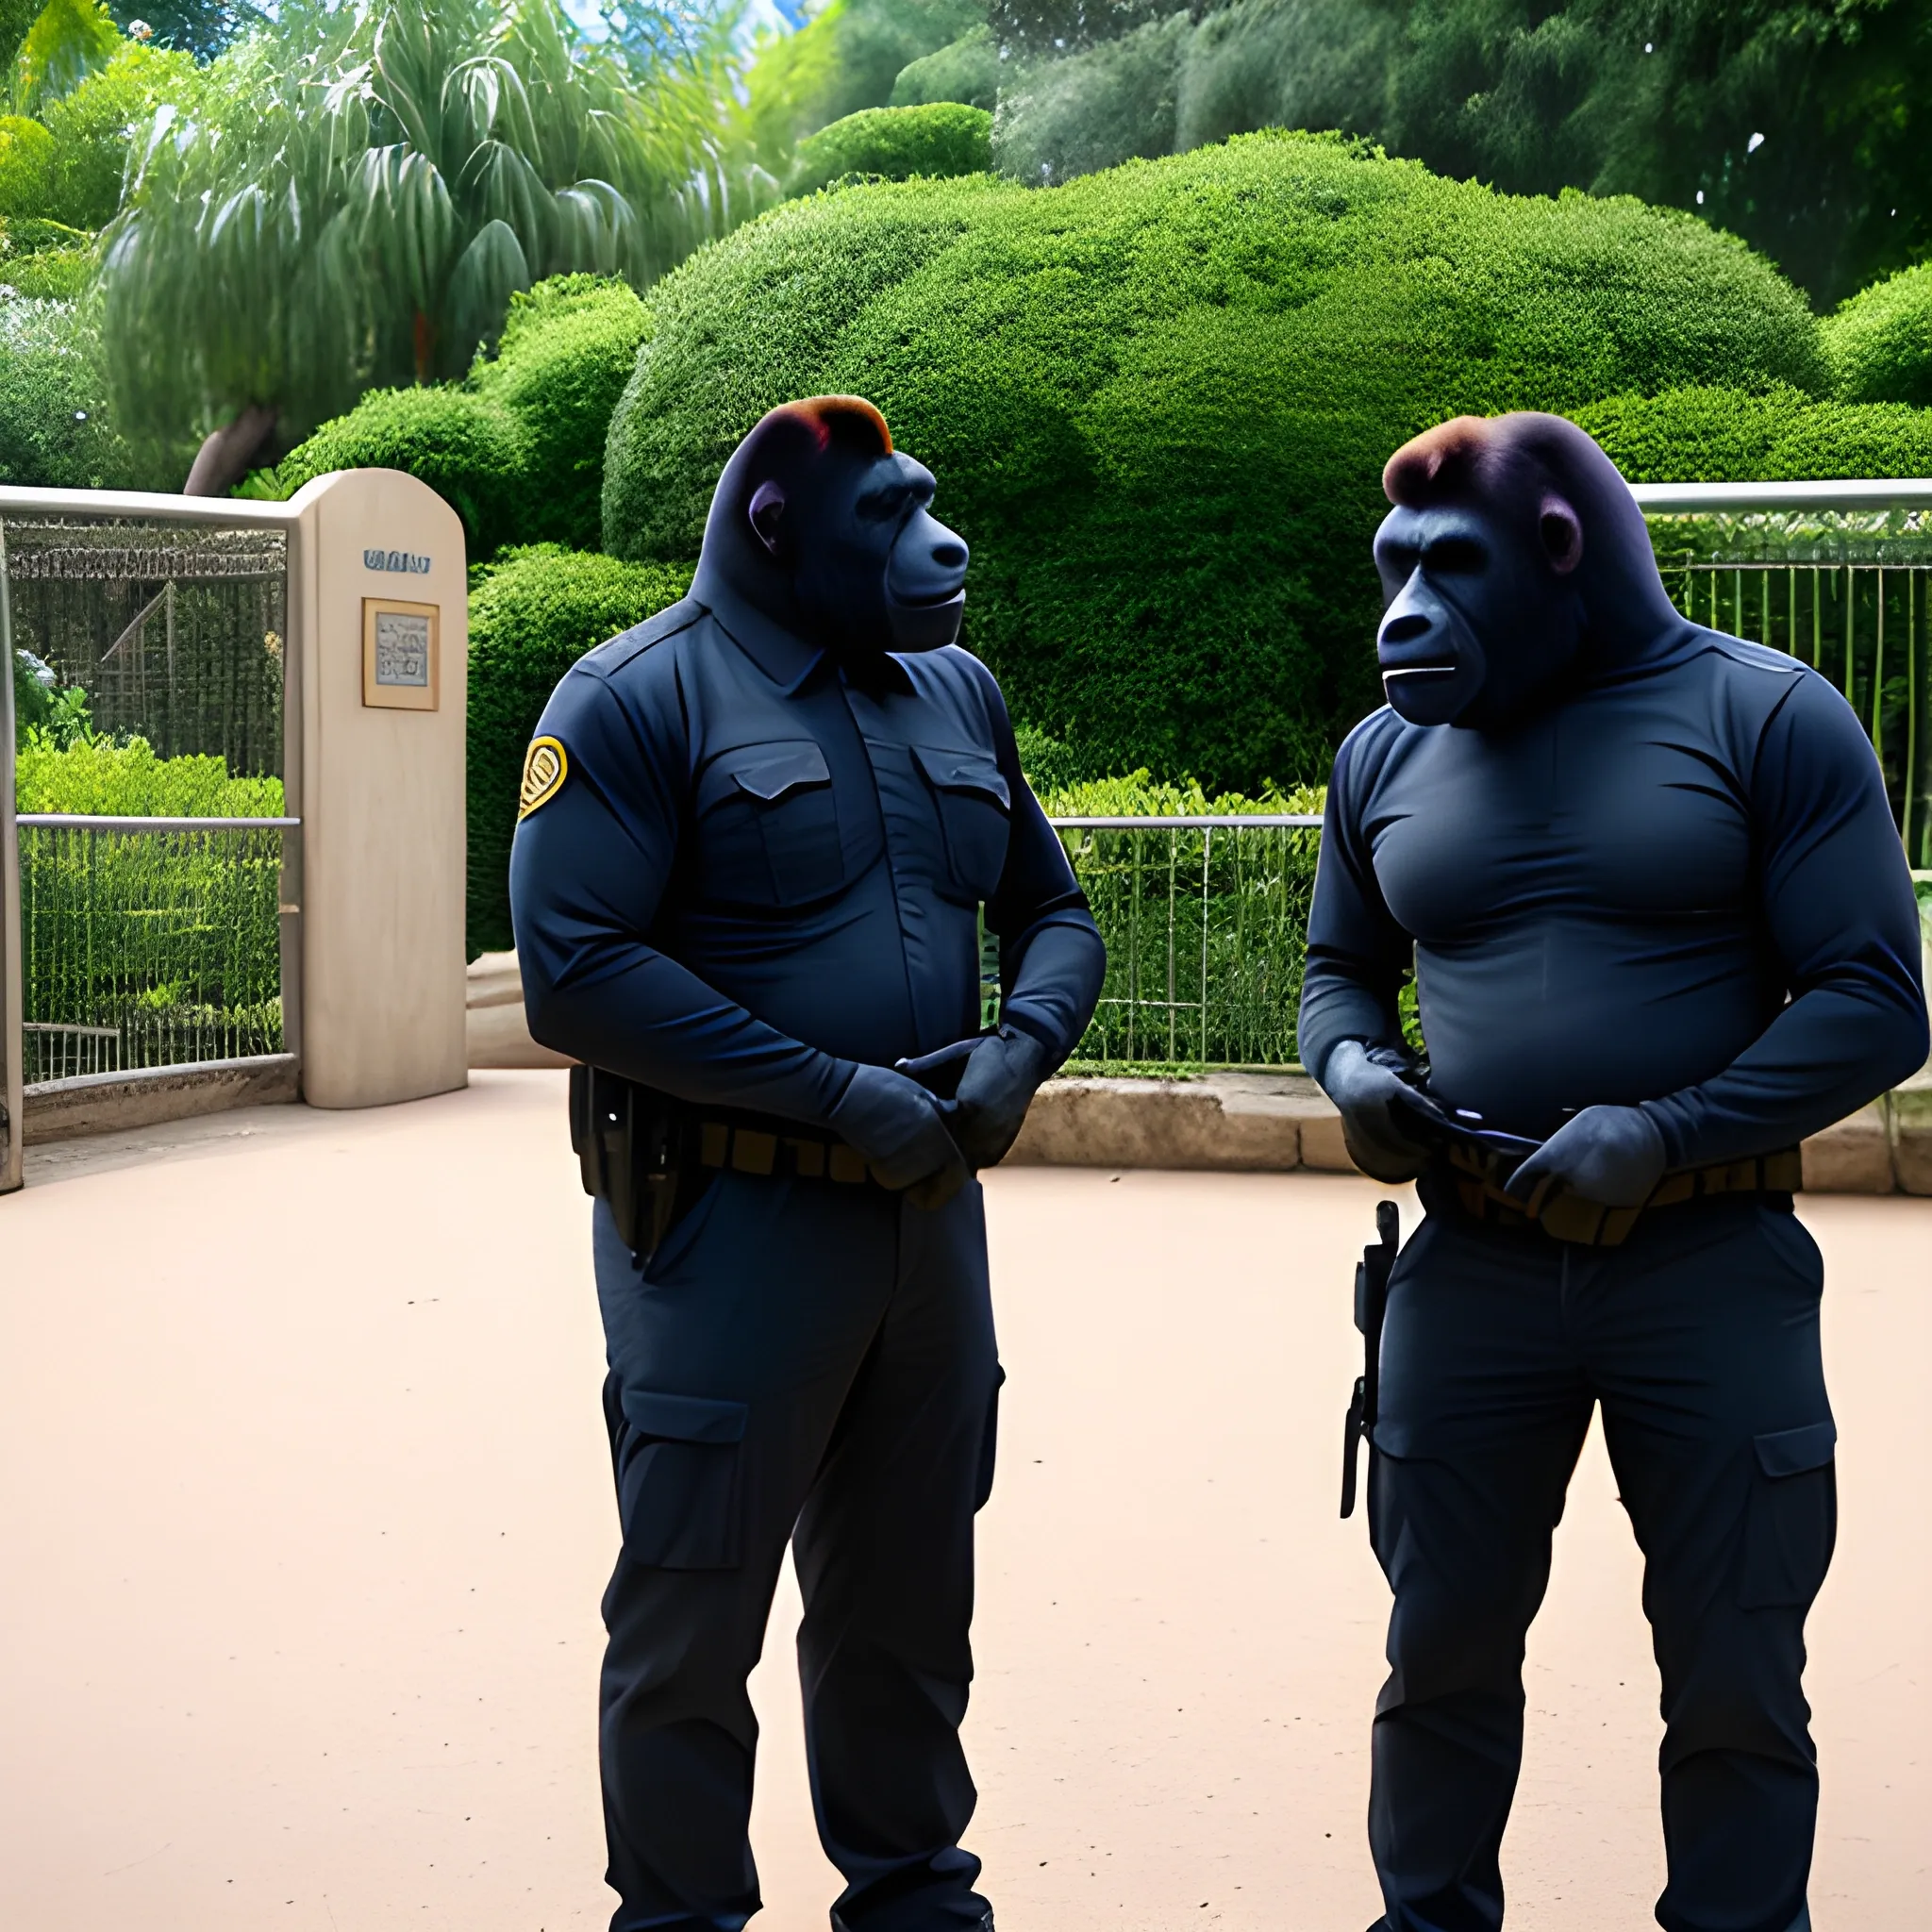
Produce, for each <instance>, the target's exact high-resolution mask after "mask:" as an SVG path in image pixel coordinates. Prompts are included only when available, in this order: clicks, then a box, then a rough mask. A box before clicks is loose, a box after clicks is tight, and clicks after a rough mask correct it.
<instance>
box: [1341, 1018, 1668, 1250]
mask: <svg viewBox="0 0 1932 1932" xmlns="http://www.w3.org/2000/svg"><path fill="white" fill-rule="evenodd" d="M1401 1064H1402V1059H1401V1056H1399V1055H1398V1054H1396V1053H1394V1052H1393V1051H1392V1050H1390V1049H1377V1050H1376V1051H1374V1052H1373V1053H1372V1052H1371V1051H1370V1049H1369V1048H1367V1047H1365V1046H1363V1045H1362V1044H1361V1042H1360V1041H1353V1040H1345V1041H1342V1042H1341V1044H1340V1045H1339V1046H1337V1047H1336V1048H1335V1050H1334V1051H1333V1052H1332V1053H1331V1054H1330V1055H1329V1056H1328V1063H1327V1065H1326V1066H1324V1068H1323V1070H1322V1085H1323V1088H1324V1091H1326V1092H1327V1095H1328V1097H1329V1099H1331V1100H1332V1101H1333V1102H1334V1103H1335V1105H1336V1108H1337V1109H1338V1110H1339V1111H1340V1113H1341V1136H1342V1139H1343V1141H1345V1142H1346V1143H1347V1146H1348V1151H1349V1156H1350V1158H1352V1159H1353V1160H1354V1161H1355V1164H1356V1165H1357V1167H1358V1168H1360V1169H1361V1171H1362V1172H1363V1173H1364V1174H1372V1175H1373V1176H1374V1178H1375V1179H1376V1180H1378V1181H1409V1180H1413V1179H1414V1178H1415V1177H1416V1175H1417V1174H1420V1173H1421V1172H1422V1171H1423V1169H1424V1167H1426V1166H1427V1165H1428V1161H1429V1156H1430V1153H1431V1151H1432V1149H1433V1147H1434V1146H1435V1145H1436V1144H1438V1143H1440V1141H1441V1138H1442V1137H1443V1136H1444V1135H1446V1134H1449V1133H1453V1132H1454V1131H1455V1128H1456V1123H1455V1122H1454V1121H1453V1120H1452V1119H1450V1117H1449V1116H1448V1115H1447V1114H1445V1113H1444V1112H1443V1111H1442V1109H1441V1107H1440V1106H1439V1105H1438V1104H1437V1103H1436V1102H1435V1101H1434V1100H1432V1099H1431V1098H1430V1097H1429V1096H1428V1095H1427V1094H1426V1093H1424V1092H1423V1091H1420V1090H1419V1089H1418V1088H1417V1087H1415V1086H1413V1085H1412V1084H1411V1083H1410V1082H1408V1081H1407V1080H1405V1079H1404V1078H1403V1077H1402V1075H1401V1074H1400V1072H1398V1071H1397V1068H1398V1067H1399V1066H1400V1065H1401ZM1664 1165H1665V1155H1664V1141H1663V1135H1662V1134H1661V1133H1660V1132H1659V1131H1658V1129H1657V1123H1656V1122H1655V1121H1653V1120H1652V1119H1651V1117H1650V1116H1649V1115H1648V1114H1647V1113H1645V1112H1644V1111H1643V1109H1642V1108H1637V1107H1586V1108H1583V1109H1582V1111H1581V1112H1579V1113H1577V1114H1576V1115H1575V1116H1574V1118H1573V1119H1571V1120H1568V1121H1566V1122H1565V1123H1564V1124H1562V1126H1560V1127H1558V1128H1557V1131H1556V1132H1555V1133H1554V1134H1552V1135H1551V1136H1550V1138H1549V1139H1548V1140H1547V1141H1544V1142H1543V1143H1542V1145H1541V1147H1539V1148H1538V1149H1537V1150H1536V1152H1535V1153H1534V1154H1531V1155H1530V1156H1528V1157H1527V1158H1525V1159H1524V1161H1523V1162H1522V1163H1521V1165H1519V1166H1518V1167H1517V1168H1516V1170H1515V1171H1514V1172H1513V1173H1512V1174H1510V1176H1509V1178H1508V1180H1507V1182H1505V1184H1504V1187H1505V1191H1506V1192H1508V1193H1510V1194H1513V1195H1515V1196H1516V1197H1517V1199H1519V1200H1521V1201H1523V1202H1524V1204H1525V1205H1527V1206H1529V1207H1530V1208H1531V1211H1532V1212H1534V1211H1535V1210H1536V1209H1537V1208H1541V1205H1542V1203H1543V1201H1544V1199H1545V1198H1546V1197H1547V1196H1548V1195H1549V1194H1550V1193H1551V1192H1552V1191H1554V1190H1555V1189H1557V1188H1560V1189H1562V1190H1563V1191H1564V1192H1566V1193H1571V1194H1575V1195H1578V1196H1580V1197H1581V1198H1582V1199H1584V1200H1586V1201H1594V1202H1597V1203H1598V1204H1600V1205H1601V1206H1603V1207H1606V1208H1641V1206H1642V1205H1643V1203H1644V1202H1645V1201H1647V1200H1649V1198H1650V1196H1651V1193H1652V1191H1654V1190H1655V1188H1656V1187H1657V1182H1658V1181H1660V1180H1661V1179H1662V1178H1663V1174H1664Z"/></svg>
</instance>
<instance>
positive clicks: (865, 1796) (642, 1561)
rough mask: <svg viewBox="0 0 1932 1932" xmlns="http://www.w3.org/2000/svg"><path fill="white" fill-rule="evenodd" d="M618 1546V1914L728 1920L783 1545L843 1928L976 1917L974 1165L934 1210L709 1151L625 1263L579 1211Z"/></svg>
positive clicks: (986, 1374) (614, 1611) (989, 1453)
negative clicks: (595, 1304)
mask: <svg viewBox="0 0 1932 1932" xmlns="http://www.w3.org/2000/svg"><path fill="white" fill-rule="evenodd" d="M594 1246H595V1255H596V1267H597V1294H598V1300H599V1302H600V1304H601V1306H602V1308H603V1314H604V1324H605V1335H606V1341H607V1346H608V1357H609V1362H610V1374H609V1377H608V1381H607V1383H606V1385H605V1412H606V1419H607V1421H608V1424H609V1428H610V1442H611V1454H612V1459H613V1463H614V1466H615V1471H616V1477H617V1494H618V1507H619V1514H620V1518H621V1521H622V1526H623V1532H624V1547H623V1552H622V1554H621V1555H620V1556H619V1557H618V1561H617V1568H616V1571H615V1573H614V1574H612V1576H611V1579H610V1585H609V1588H608V1591H607V1592H606V1594H605V1598H604V1621H605V1624H606V1626H607V1628H608V1631H609V1633H610V1641H609V1646H608V1650H607V1652H606V1655H605V1661H604V1675H603V1691H602V1726H601V1734H600V1759H601V1766H602V1772H603V1784H604V1809H605V1824H606V1830H607V1834H608V1844H609V1857H610V1866H609V1873H608V1877H609V1882H610V1885H611V1887H612V1889H613V1890H615V1891H616V1892H617V1894H618V1896H619V1898H620V1900H621V1901H622V1903H621V1904H620V1906H619V1907H618V1909H617V1912H616V1914H615V1915H614V1917H613V1918H612V1920H611V1927H612V1932H643V1928H646V1927H652V1928H658V1927H667V1928H669V1927H675V1928H679V1932H685V1928H690V1932H698V1928H711V1927H716V1928H720V1932H736V1928H738V1927H739V1926H741V1925H742V1924H744V1923H745V1921H746V1920H747V1919H748V1918H749V1917H750V1916H751V1915H752V1913H754V1912H755V1911H757V1910H758V1905H759V1900H758V1874H757V1872H756V1870H755V1868H754V1866H753V1863H752V1856H751V1847H750V1841H749V1839H748V1837H747V1824H748V1822H749V1819H750V1814H751V1795H752V1765H753V1757H754V1752H755V1749H756V1745H757V1739H758V1725H757V1723H756V1721H755V1719H754V1718H753V1715H752V1708H751V1703H750V1699H749V1697H748V1696H747V1694H746V1691H745V1680H746V1677H747V1676H748V1675H749V1674H750V1672H751V1670H752V1668H753V1666H754V1665H755V1664H756V1663H757V1661H758V1655H759V1651H760V1649H761V1647H762V1644H763V1641H764V1634H765V1624H766V1620H767V1618H768V1616H769V1613H770V1610H771V1604H772V1593H773V1591H774V1589H775V1587H776V1584H777V1577H778V1568H779V1564H780V1563H781V1561H782V1560H783V1557H784V1553H785V1546H786V1542H787V1540H788V1539H791V1541H792V1543H793V1547H794V1552H795V1560H796V1563H797V1568H798V1577H799V1583H800V1586H801V1589H802V1592H803V1596H804V1601H805V1620H804V1623H803V1624H801V1626H800V1628H799V1633H798V1665H799V1675H800V1679H801V1683H802V1686H803V1690H804V1695H805V1724H806V1745H807V1752H808V1760H809V1764H810V1773H811V1790H812V1801H813V1805H814V1807H815V1808H816V1811H817V1816H818V1826H819V1836H820V1838H821V1840H823V1842H824V1848H825V1853H826V1856H827V1857H829V1858H830V1859H831V1861H832V1862H833V1864H834V1865H836V1866H837V1867H838V1869H839V1870H840V1872H841V1873H842V1874H843V1875H844V1877H845V1880H846V1888H845V1890H844V1892H843V1893H842V1894H841V1898H840V1900H839V1903H838V1906H837V1907H836V1908H835V1919H836V1923H837V1924H840V1925H841V1926H844V1927H848V1928H850V1932H945V1928H948V1927H953V1926H974V1925H977V1924H979V1923H980V1922H981V1920H982V1918H983V1917H984V1915H985V1914H986V1912H987V1909H988V1907H987V1904H986V1901H985V1900H984V1899H983V1898H981V1897H979V1896H978V1894H977V1893H975V1892H974V1889H973V1888H974V1882H975V1881H976V1879H977V1878H978V1875H979V1861H978V1859H976V1858H975V1857H973V1856H972V1855H971V1854H970V1853H968V1852H965V1851H962V1850H961V1849H960V1848H959V1838H960V1834H961V1833H962V1832H963V1831H964V1830H965V1828H966V1824H967V1822H968V1820H969V1819H970V1818H971V1817H972V1815H973V1807H974V1801H975V1797H976V1793H975V1792H974V1787H973V1781H972V1778H971V1776H970V1775H969V1774H968V1772H967V1768H966V1760H965V1757H964V1754H963V1753H962V1751H961V1749H960V1744H959V1737H958V1728H959V1723H960V1720H961V1719H962V1718H963V1717H964V1715H965V1711H966V1697H967V1686H968V1684H969V1682H970V1680H971V1677H972V1674H973V1664H972V1652H971V1648H970V1646H969V1642H968V1626H969V1624H970V1623H971V1621H972V1614H973V1518H974V1511H975V1510H976V1509H977V1508H978V1507H979V1506H980V1504H982V1503H983V1502H984V1501H985V1500H986V1496H987V1494H988V1491H989V1490H990V1489H991V1481H992V1463H993V1449H994V1428H995V1419H996V1406H995V1405H996V1401H997V1389H998V1384H999V1380H1000V1371H999V1368H998V1366H997V1362H996V1359H995V1354H994V1346H993V1329H992V1311H991V1300H990V1297H989V1293H988V1285H987V1267H986V1233H985V1223H984V1219H983V1215H982V1211H981V1199H980V1190H979V1187H978V1184H977V1183H976V1182H974V1183H972V1184H969V1185H968V1187H967V1188H966V1189H965V1190H964V1191H962V1192H961V1193H960V1194H958V1196H956V1197H955V1199H954V1200H953V1201H952V1202H950V1203H949V1204H948V1205H947V1206H946V1207H945V1208H941V1209H940V1210H939V1211H938V1212H936V1213H933V1212H926V1211H924V1210H922V1209H920V1208H913V1207H911V1206H909V1205H908V1203H907V1202H906V1201H905V1200H904V1198H903V1197H902V1196H899V1195H894V1194H888V1193H886V1192H884V1191H882V1190H880V1189H878V1188H875V1187H873V1186H870V1185H864V1186H842V1185H838V1184H834V1183H832V1182H829V1181H814V1180H804V1179H797V1178H792V1177H789V1176H779V1175H770V1176H762V1177H760V1176H755V1175H749V1174H737V1173H730V1172H727V1173H724V1174H721V1175H719V1176H718V1177H717V1178H716V1179H715V1180H714V1181H713V1182H712V1183H711V1185H710V1188H709V1189H708V1191H707V1192H706V1193H705V1194H704V1195H703V1196H702V1197H701V1198H700V1200H699V1201H698V1202H697V1204H696V1205H695V1206H694V1207H693V1208H691V1211H690V1212H689V1213H688V1214H687V1215H686V1216H685V1218H684V1219H683V1220H682V1221H680V1222H679V1223H678V1224H677V1225H676V1226H675V1227H674V1228H673V1229H672V1231H671V1233H670V1235H669V1236H668V1237H667V1239H666V1241H665V1242H664V1244H663V1246H662V1247H661V1248H660V1249H659V1250H658V1254H657V1255H656V1256H655V1257H653V1259H652V1260H651V1262H650V1263H649V1265H648V1266H646V1267H644V1268H642V1269H640V1267H639V1266H638V1264H637V1261H636V1259H635V1258H634V1257H633V1256H632V1255H631V1254H630V1252H629V1251H628V1250H627V1249H626V1248H625V1246H624V1245H623V1243H622V1242H621V1241H619V1239H618V1237H617V1234H616V1231H615V1228H614V1227H613V1225H612V1224H611V1221H610V1216H609V1212H608V1209H607V1208H605V1207H604V1205H603V1204H602V1203H601V1202H600V1203H598V1204H597V1207H596V1209H595V1220H594Z"/></svg>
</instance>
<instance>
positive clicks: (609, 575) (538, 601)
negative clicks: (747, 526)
mask: <svg viewBox="0 0 1932 1932" xmlns="http://www.w3.org/2000/svg"><path fill="white" fill-rule="evenodd" d="M690 588H691V571H690V570H689V569H688V568H681V567H670V566H666V565H662V564H639V563H620V562H619V561H618V560H617V559H616V558H613V557H599V556H596V555H594V554H586V553H584V552H581V551H569V550H565V549H562V548H560V547H559V546H558V545H555V544H539V545H533V546H531V547H530V548H528V549H523V550H511V551H508V552H506V553H505V554H504V556H503V557H501V558H498V559H497V561H496V562H495V563H493V564H491V565H490V566H488V567H487V568H485V569H484V570H482V571H480V572H478V573H477V576H476V581H475V588H474V589H473V590H472V591H471V592H470V712H469V756H470V774H469V819H470V859H469V932H470V957H471V958H473V959H474V958H475V957H476V955H477V954H478V953H491V952H500V951H501V950H503V949H504V948H505V947H507V946H509V945H511V944H513V943H514V941H513V939H512V937H511V934H510V923H509V841H510V838H511V835H512V834H513V833H514V832H515V830H516V821H517V789H518V785H519V783H520V781H521V779H522V776H523V769H524V753H525V750H526V749H527V748H528V746H529V742H530V737H531V734H532V733H533V732H534V731H535V730H536V728H537V720H538V718H539V717H541V715H542V710H543V706H544V704H545V702H546V701H547V700H548V698H549V696H550V693H551V692H552V691H554V690H555V689H556V687H557V681H558V678H560V677H561V676H562V675H563V674H564V673H565V672H566V671H568V670H569V669H570V667H571V666H572V665H573V664H575V662H576V660H577V659H578V658H581V657H582V656H583V655H584V653H585V652H586V651H589V650H592V649H594V648H595V647H596V646H597V645H598V644H601V643H603V642H604V641H606V640H607V639H609V638H613V637H615V636H616V635H617V634H618V632H619V631H622V630H628V629H629V628H630V626H631V625H634V624H641V623H642V622H643V621H644V619H645V618H647V617H650V616H652V615H653V614H654V613H656V612H657V611H659V610H662V609H663V608H665V606H666V605H670V604H675V603H676V602H677V600H678V599H679V598H680V597H681V596H683V595H684V593H685V591H687V590H689V589H690Z"/></svg>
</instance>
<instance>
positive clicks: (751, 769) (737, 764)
mask: <svg viewBox="0 0 1932 1932" xmlns="http://www.w3.org/2000/svg"><path fill="white" fill-rule="evenodd" d="M831 782H832V768H831V767H830V766H829V765H828V764H826V762H825V755H824V752H823V751H822V750H820V748H819V747H818V746H817V745H816V744H814V743H813V742H812V741H811V740H810V739H808V738H800V739H793V740H791V741H787V742H784V743H778V744H741V745H739V746H738V747H737V748H736V749H735V750H733V751H727V752H722V753H720V754H719V756H718V758H716V759H715V760H714V761H713V763H712V765H711V769H710V770H709V771H708V772H707V773H706V774H705V775H704V778H703V779H702V781H701V782H700V784H699V786H698V809H699V810H700V811H703V810H705V809H707V808H708V807H710V806H713V805H716V804H717V803H718V801H719V800H720V799H722V798H726V797H729V796H730V795H732V794H733V793H734V792H736V793H742V794H743V795H744V796H746V797H749V798H754V799H756V800H757V801H758V803H759V804H760V805H775V804H776V803H777V802H778V800H779V799H781V798H785V797H788V796H790V794H791V793H792V792H794V791H802V790H805V789H808V788H810V787H814V786H819V785H829V784H830V783H831Z"/></svg>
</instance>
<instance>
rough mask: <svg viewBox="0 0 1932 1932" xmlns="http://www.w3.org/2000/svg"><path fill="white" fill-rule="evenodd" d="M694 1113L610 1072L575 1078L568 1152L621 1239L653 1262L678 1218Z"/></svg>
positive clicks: (584, 1072) (593, 1070)
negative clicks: (690, 1119)
mask: <svg viewBox="0 0 1932 1932" xmlns="http://www.w3.org/2000/svg"><path fill="white" fill-rule="evenodd" d="M687 1119H688V1109H686V1108H684V1107H683V1106H682V1105H681V1104H680V1103H679V1102H677V1101H675V1100H674V1099H672V1098H671V1096H670V1095H669V1094H667V1093H659V1092H658V1091H656V1090H655V1089H653V1088H650V1087H644V1086H641V1085H640V1084H639V1083H638V1082H637V1081H635V1080H626V1079H625V1077H624V1075H623V1074H613V1073H611V1072H609V1070H608V1068H604V1067H585V1066H576V1067H573V1068H572V1069H571V1070H570V1144H571V1147H572V1150H573V1151H574V1152H575V1155H576V1157H577V1163H578V1166H579V1169H580V1170H581V1172H582V1174H583V1181H584V1192H585V1193H587V1194H590V1195H592V1196H594V1197H595V1198H596V1199H597V1200H600V1201H602V1202H603V1203H604V1204H605V1205H606V1206H607V1207H608V1208H609V1209H610V1218H611V1220H612V1221H613V1222H615V1223H616V1224H617V1232H618V1236H619V1238H620V1239H621V1240H622V1241H623V1242H624V1244H625V1247H627V1248H629V1249H630V1250H631V1252H632V1253H633V1254H635V1255H636V1256H637V1257H638V1259H639V1260H641V1261H648V1260H649V1259H650V1258H651V1257H652V1256H653V1255H654V1254H656V1253H657V1251H658V1243H659V1242H660V1241H662V1240H663V1239H664V1237H665V1235H666V1234H667V1233H669V1231H670V1228H671V1224H672V1223H673V1222H674V1221H675V1219H676V1216H677V1200H678V1191H679V1187H680V1185H681V1183H682V1180H683V1174H684V1169H685V1166H686V1164H687V1162H686V1144H685V1143H686V1141H687V1140H688V1139H689V1135H688V1133H687V1131H686V1122H687Z"/></svg>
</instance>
